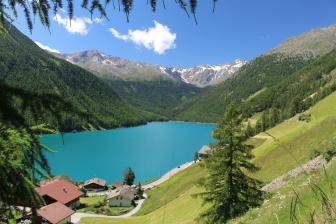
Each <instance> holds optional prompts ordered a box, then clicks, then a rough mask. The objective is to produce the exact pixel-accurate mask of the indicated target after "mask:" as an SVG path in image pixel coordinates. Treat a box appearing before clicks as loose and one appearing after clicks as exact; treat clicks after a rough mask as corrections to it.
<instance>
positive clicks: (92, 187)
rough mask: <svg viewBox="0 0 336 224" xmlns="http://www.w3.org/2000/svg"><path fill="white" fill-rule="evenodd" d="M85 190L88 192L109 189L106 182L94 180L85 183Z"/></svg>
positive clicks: (98, 179)
mask: <svg viewBox="0 0 336 224" xmlns="http://www.w3.org/2000/svg"><path fill="white" fill-rule="evenodd" d="M83 188H84V189H85V190H87V191H104V190H106V189H107V186H106V181H105V180H103V179H100V178H92V179H90V180H87V181H85V182H84V184H83Z"/></svg>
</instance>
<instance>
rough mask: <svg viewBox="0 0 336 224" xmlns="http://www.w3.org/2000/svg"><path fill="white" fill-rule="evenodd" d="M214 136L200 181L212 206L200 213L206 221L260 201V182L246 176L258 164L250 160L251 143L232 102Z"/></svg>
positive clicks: (226, 217)
mask: <svg viewBox="0 0 336 224" xmlns="http://www.w3.org/2000/svg"><path fill="white" fill-rule="evenodd" d="M213 137H214V138H215V139H216V140H217V141H216V143H214V144H213V145H212V149H214V152H213V154H212V155H211V156H210V157H209V159H208V160H206V161H205V166H206V168H207V170H208V173H209V175H208V177H207V178H206V179H205V180H204V182H203V183H202V185H203V186H204V187H205V192H204V193H201V194H200V196H201V197H202V198H203V200H204V203H209V204H210V205H211V206H210V208H209V209H207V210H206V211H205V212H204V213H202V214H201V216H200V219H201V220H203V221H205V223H226V222H227V221H228V220H229V219H231V218H234V217H237V216H239V215H242V214H244V213H245V212H246V211H247V210H249V209H250V208H251V207H255V206H258V205H260V203H261V202H262V195H263V194H262V191H261V190H259V189H260V186H261V182H260V181H258V180H255V179H253V178H251V177H249V176H248V175H247V174H246V173H247V172H254V171H256V170H257V167H256V166H255V165H254V164H252V163H251V162H250V160H251V159H252V158H253V155H252V153H251V150H252V147H251V146H249V145H247V144H245V143H244V139H245V133H244V131H243V129H242V119H241V115H240V114H239V112H238V110H237V108H236V106H235V105H233V104H232V105H230V106H229V109H228V110H227V112H226V113H225V115H224V119H223V120H222V121H221V122H220V123H219V125H218V127H217V128H216V129H215V131H214V133H213Z"/></svg>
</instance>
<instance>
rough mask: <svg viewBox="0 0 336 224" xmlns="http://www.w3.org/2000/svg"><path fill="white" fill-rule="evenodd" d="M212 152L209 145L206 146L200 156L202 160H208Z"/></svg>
mask: <svg viewBox="0 0 336 224" xmlns="http://www.w3.org/2000/svg"><path fill="white" fill-rule="evenodd" d="M211 152H212V150H211V148H210V147H209V146H208V145H204V146H203V147H202V148H201V149H200V150H199V151H198V156H199V158H200V159H202V158H207V157H208V156H209V155H210V154H211Z"/></svg>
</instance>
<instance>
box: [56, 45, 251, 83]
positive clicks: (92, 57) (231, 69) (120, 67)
mask: <svg viewBox="0 0 336 224" xmlns="http://www.w3.org/2000/svg"><path fill="white" fill-rule="evenodd" d="M54 55H56V56H58V57H61V58H63V59H65V60H67V61H69V62H71V63H73V64H76V65H79V66H81V67H83V68H85V69H87V70H89V71H92V72H93V73H95V74H97V75H98V76H99V77H101V78H103V79H110V80H111V79H118V80H123V81H153V80H158V79H161V80H171V81H172V80H175V81H178V82H184V83H188V84H192V85H195V86H198V87H204V86H209V85H215V84H218V83H220V82H222V81H224V80H225V79H227V78H229V77H231V75H232V74H233V73H235V72H236V71H238V70H239V68H240V67H242V66H243V65H244V64H246V61H243V60H239V59H237V60H235V61H234V62H233V63H229V64H220V65H201V66H196V67H191V68H179V67H164V66H160V65H155V64H146V63H142V62H135V61H130V60H127V59H124V58H119V57H113V56H109V55H106V54H104V53H102V52H99V51H96V50H88V51H83V52H77V53H72V54H56V53H54Z"/></svg>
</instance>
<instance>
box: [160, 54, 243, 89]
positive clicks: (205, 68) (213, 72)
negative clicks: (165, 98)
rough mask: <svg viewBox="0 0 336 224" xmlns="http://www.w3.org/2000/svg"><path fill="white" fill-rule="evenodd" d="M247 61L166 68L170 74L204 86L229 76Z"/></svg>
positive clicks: (216, 82)
mask: <svg viewBox="0 0 336 224" xmlns="http://www.w3.org/2000/svg"><path fill="white" fill-rule="evenodd" d="M246 63H247V62H246V61H243V60H240V59H237V60H235V61H234V62H233V63H231V64H220V65H200V66H196V67H192V68H166V70H165V71H166V72H167V73H169V74H170V75H174V74H175V75H177V76H179V77H181V79H182V80H183V81H184V82H186V83H190V84H193V85H196V86H200V87H204V86H208V85H215V84H218V83H220V82H222V81H224V80H226V79H228V78H230V77H231V76H232V75H233V74H234V73H235V72H236V71H238V70H239V69H240V68H241V67H242V66H243V65H245V64H246Z"/></svg>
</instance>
